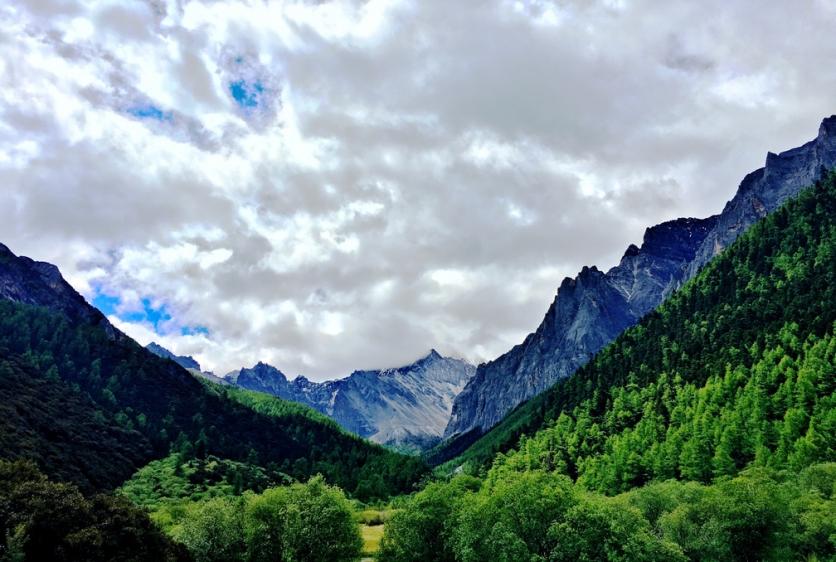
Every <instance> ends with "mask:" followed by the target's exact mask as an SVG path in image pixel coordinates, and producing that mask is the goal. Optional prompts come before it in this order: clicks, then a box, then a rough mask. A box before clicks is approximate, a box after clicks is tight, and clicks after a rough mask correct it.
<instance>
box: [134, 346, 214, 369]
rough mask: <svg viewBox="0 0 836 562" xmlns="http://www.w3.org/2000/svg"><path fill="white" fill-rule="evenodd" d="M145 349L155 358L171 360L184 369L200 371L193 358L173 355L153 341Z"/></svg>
mask: <svg viewBox="0 0 836 562" xmlns="http://www.w3.org/2000/svg"><path fill="white" fill-rule="evenodd" d="M145 349H147V350H148V351H150V352H151V353H153V354H154V355H156V356H157V357H162V358H163V359H171V360H172V361H174V362H175V363H177V364H178V365H180V366H181V367H183V368H184V369H190V370H196V371H200V363H198V362H197V361H195V359H194V357H192V356H191V355H174V354H173V353H172V352H171V351H169V350H167V349H166V348H164V347H163V346H161V345H160V344H158V343H157V342H155V341H152V342H151V343H149V344H148V345H146V346H145Z"/></svg>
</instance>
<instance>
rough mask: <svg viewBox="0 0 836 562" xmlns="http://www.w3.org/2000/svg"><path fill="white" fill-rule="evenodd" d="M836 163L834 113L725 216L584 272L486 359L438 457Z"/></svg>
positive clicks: (672, 231) (665, 233)
mask: <svg viewBox="0 0 836 562" xmlns="http://www.w3.org/2000/svg"><path fill="white" fill-rule="evenodd" d="M834 166H836V116H833V117H830V118H828V119H825V120H824V121H823V122H822V124H821V127H820V128H819V133H818V136H817V137H816V138H815V139H814V140H812V141H810V142H808V143H807V144H805V145H803V146H801V147H799V148H795V149H792V150H788V151H786V152H783V153H781V154H772V153H770V154H769V155H768V156H767V160H766V166H765V167H764V168H761V169H759V170H757V171H755V172H752V173H751V174H749V175H748V176H746V178H745V179H744V180H743V182H742V183H741V184H740V188H739V189H738V192H737V194H736V195H735V197H734V198H733V199H732V200H731V201H730V202H729V203H728V204H727V205H726V206H725V208H724V209H723V212H722V213H721V214H720V215H718V216H716V217H711V218H708V219H704V220H695V219H680V220H677V221H671V222H669V223H663V224H661V225H659V226H656V227H653V228H650V229H648V230H647V232H646V234H645V240H644V243H643V244H642V247H641V248H636V247H635V246H631V247H630V248H628V250H627V252H626V253H625V255H624V257H623V258H622V260H621V263H619V265H617V266H615V267H613V268H612V269H610V270H609V271H608V272H606V273H603V272H600V271H598V270H597V269H596V268H594V267H593V268H584V269H583V271H581V273H580V274H579V275H578V276H577V277H576V278H575V279H568V278H567V279H566V280H564V281H563V283H562V284H561V286H560V289H559V290H558V294H557V296H556V297H555V300H554V302H553V303H552V305H551V307H550V308H549V310H548V312H547V313H546V316H545V318H544V320H543V322H542V324H541V325H540V326H539V327H538V329H537V331H535V332H534V333H533V334H530V335H529V336H528V337H527V338H526V340H525V342H523V343H522V344H521V345H518V346H516V347H515V348H513V349H512V350H511V351H509V352H508V353H506V354H505V355H502V356H501V357H499V358H497V359H496V360H494V361H491V362H489V363H486V364H483V365H480V366H479V368H478V369H477V372H476V375H475V376H474V377H473V379H472V380H471V381H470V382H469V383H468V385H467V386H466V387H465V389H464V390H463V391H462V392H461V394H459V396H457V397H456V400H455V402H454V404H453V413H452V416H451V419H450V423H449V424H448V426H447V428H446V429H445V433H444V435H445V438H448V439H449V442H448V444H447V445H446V446H445V448H444V449H443V450H441V451H440V452H439V453H438V455H437V458H438V459H439V460H440V459H443V458H450V457H452V456H454V455H455V454H457V453H458V452H461V451H462V450H463V449H464V448H466V447H467V446H468V445H469V444H470V443H472V442H473V441H474V440H475V439H476V438H477V437H478V436H479V435H481V434H482V433H484V432H485V431H487V430H488V429H490V428H491V427H493V426H494V425H495V424H497V423H498V422H499V421H500V420H501V419H502V418H503V417H504V416H505V415H506V414H508V412H510V411H511V410H512V409H513V408H514V407H515V406H517V405H518V404H520V403H522V402H524V401H525V400H527V399H529V398H531V397H533V396H536V395H537V394H539V393H540V392H542V391H543V390H545V389H546V388H548V387H550V386H551V385H552V384H554V383H555V382H556V381H558V380H560V379H561V378H564V377H567V376H569V375H571V374H572V373H573V372H575V371H576V370H577V369H578V368H579V367H580V366H582V365H584V364H585V363H586V362H587V361H588V360H589V359H590V357H591V356H592V355H593V354H595V353H596V352H597V351H599V350H600V349H601V348H603V347H604V346H605V345H606V344H607V343H609V342H610V341H612V340H613V339H614V338H615V336H617V335H618V334H619V333H620V332H621V331H623V330H624V329H625V328H627V327H629V326H632V325H634V324H635V323H636V322H637V321H638V320H639V319H640V318H641V317H642V316H643V315H645V314H646V313H648V312H649V311H651V310H652V309H653V308H655V307H656V306H658V305H659V304H660V303H661V302H662V301H663V300H664V299H665V298H667V297H668V296H669V295H670V294H671V293H672V292H673V291H674V290H675V289H677V288H678V287H679V286H681V285H682V284H683V283H684V282H685V281H687V280H688V279H690V278H692V277H693V276H694V275H695V274H696V273H697V272H698V271H699V269H700V268H701V267H703V266H704V265H705V264H706V263H708V262H709V260H711V259H712V257H714V256H716V255H717V254H718V253H720V252H721V251H722V250H723V249H724V248H725V247H727V246H728V245H729V244H730V243H731V242H733V241H734V240H735V239H736V238H737V237H738V236H739V235H740V234H741V233H742V232H744V231H745V230H746V229H747V228H748V227H749V226H750V225H752V224H753V223H754V222H755V221H757V220H758V219H760V218H762V217H764V216H766V215H767V214H768V213H770V212H772V211H774V210H775V209H776V208H778V206H780V205H781V203H783V202H784V201H786V200H787V199H788V198H789V197H792V196H794V195H796V194H798V192H799V191H800V190H801V189H802V188H804V187H805V186H808V185H810V184H811V183H812V182H813V181H815V180H816V179H817V178H819V177H821V175H822V170H823V169H830V168H832V167H834Z"/></svg>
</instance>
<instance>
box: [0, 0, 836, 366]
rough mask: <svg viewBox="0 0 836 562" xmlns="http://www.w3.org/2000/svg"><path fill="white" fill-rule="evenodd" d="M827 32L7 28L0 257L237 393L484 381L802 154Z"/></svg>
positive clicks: (508, 11) (356, 3)
mask: <svg viewBox="0 0 836 562" xmlns="http://www.w3.org/2000/svg"><path fill="white" fill-rule="evenodd" d="M834 20H836V12H835V11H834V10H833V3H832V2H830V1H829V0H818V1H817V2H814V3H803V4H797V3H796V4H793V5H790V4H780V3H771V4H764V3H756V2H749V1H746V2H735V3H728V2H721V1H720V0H712V1H710V2H708V3H707V4H706V3H701V4H699V5H697V4H694V3H691V2H684V1H683V2H668V3H665V4H659V3H658V2H650V1H649V0H644V1H635V2H623V1H618V2H615V1H605V2H579V1H578V2H575V1H570V0H566V1H557V0H512V1H509V0H496V1H495V2H488V3H484V2H471V1H463V2H443V1H440V0H424V1H421V2H418V1H407V0H399V1H395V0H369V1H361V0H333V1H327V0H326V1H321V0H317V1H314V0H310V1H303V0H285V1H275V2H255V3H250V2H239V1H237V0H221V1H212V2H202V1H198V0H177V1H175V0H166V1H162V0H147V1H141V0H133V1H128V2H115V1H110V0H101V1H98V0H97V1H82V0H66V1H63V2H35V1H28V0H12V1H11V2H10V3H9V2H7V3H6V4H4V5H3V6H2V7H0V240H2V241H3V242H4V243H6V244H8V245H9V246H10V247H11V248H12V249H13V250H15V251H17V252H19V253H25V254H29V255H32V256H34V257H36V258H39V259H44V260H47V261H52V262H54V263H57V264H58V265H59V266H60V267H61V269H62V271H63V272H64V273H65V275H66V276H67V278H68V279H69V280H70V281H71V282H72V283H73V284H74V286H76V287H77V288H78V289H79V290H80V291H82V292H83V293H84V294H85V295H86V296H88V298H93V297H95V296H97V295H98V294H105V295H108V296H109V297H111V298H116V299H118V303H117V304H116V305H115V307H114V311H113V312H114V314H117V315H121V317H122V319H116V318H115V322H116V323H117V325H118V326H120V327H121V328H122V329H124V330H125V331H126V332H127V333H129V334H130V335H132V336H133V337H135V338H137V339H138V340H139V341H140V342H141V343H148V341H150V340H151V339H156V340H158V341H159V342H160V343H162V344H163V345H166V346H167V347H170V348H171V349H172V350H173V351H175V352H177V353H185V354H191V355H195V356H196V357H197V358H198V360H200V361H201V362H202V363H204V364H205V365H206V366H207V367H209V368H213V369H216V370H217V371H219V372H225V371H227V370H230V369H232V368H234V367H239V366H241V365H244V364H251V363H254V362H255V361H257V360H264V361H269V362H272V363H274V364H276V365H277V366H278V367H280V368H282V369H283V370H285V371H286V372H288V373H290V374H296V373H302V374H305V375H308V376H312V377H314V378H322V377H326V376H338V375H342V374H346V373H347V372H349V371H350V370H352V369H354V368H365V367H379V366H391V365H397V364H402V363H404V362H406V361H409V360H411V359H414V358H415V357H417V356H418V355H420V354H421V353H423V352H425V351H426V350H427V349H429V348H430V347H435V348H437V349H439V350H441V351H442V352H447V353H451V354H454V355H459V356H464V357H468V358H470V359H472V360H476V361H478V360H485V359H490V358H492V357H494V356H496V355H498V354H500V353H502V352H504V351H506V350H507V349H508V348H510V347H511V346H512V345H514V344H516V343H519V342H520V341H521V340H522V338H523V337H524V335H525V334H526V333H527V332H528V331H531V330H533V329H534V328H535V327H536V325H537V324H538V322H539V321H540V319H541V318H542V315H543V313H544V312H545V310H546V307H547V306H548V303H549V302H550V300H551V299H552V297H553V294H554V290H555V288H556V287H557V285H558V284H559V283H560V280H561V279H562V277H564V276H566V275H574V273H575V272H576V271H577V270H578V269H580V267H581V266H582V265H585V264H590V265H591V264H596V265H598V266H599V267H608V266H609V265H612V264H613V263H614V262H615V260H616V259H618V257H620V255H621V253H622V252H623V250H624V248H625V247H626V246H627V244H629V243H630V242H638V241H639V240H640V238H641V234H642V231H643V229H644V227H646V226H649V225H651V224H654V223H656V222H659V221H661V220H666V219H669V218H673V217H676V216H681V215H690V216H704V215H707V214H710V213H713V212H716V211H718V210H719V209H720V208H721V206H722V204H723V202H724V201H725V200H726V199H727V198H729V197H730V196H731V194H732V193H733V191H734V189H735V187H736V185H737V182H738V181H739V180H740V179H741V177H742V176H743V174H744V173H746V172H748V171H750V170H751V169H753V168H755V167H757V166H758V165H760V164H761V163H762V161H763V156H764V154H765V152H766V151H767V150H773V151H774V150H781V149H784V148H789V147H791V146H795V145H798V144H800V143H801V142H803V141H805V140H808V139H809V138H811V137H812V136H813V134H814V132H815V128H816V126H817V124H818V122H819V120H820V119H821V118H822V117H824V116H825V115H829V114H830V113H833V112H834V109H836V105H834V100H836V96H834V91H835V90H836V77H834V75H833V74H832V73H827V72H823V71H822V69H823V68H827V66H828V65H829V64H830V62H831V61H832V60H834V57H836V43H833V42H829V43H828V42H826V41H821V40H820V39H819V38H820V37H823V36H824V37H826V36H828V35H829V34H830V33H831V30H832V29H833V25H834V23H836V21H834ZM148 306H151V307H152V308H156V309H158V310H161V311H164V312H165V313H167V314H169V315H170V316H171V319H170V320H166V319H164V318H163V319H161V320H159V321H157V322H156V323H154V322H150V321H142V320H138V319H137V318H141V317H142V314H144V313H145V310H146V308H147V307H148ZM126 319H128V320H130V319H132V321H127V320H126ZM204 328H205V329H206V330H207V331H208V333H206V332H204V330H203V329H204Z"/></svg>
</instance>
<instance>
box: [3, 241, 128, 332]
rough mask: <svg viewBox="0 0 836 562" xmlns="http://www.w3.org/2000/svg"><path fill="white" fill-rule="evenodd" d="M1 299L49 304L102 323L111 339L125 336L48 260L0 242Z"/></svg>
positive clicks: (70, 315)
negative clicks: (26, 255) (32, 257)
mask: <svg viewBox="0 0 836 562" xmlns="http://www.w3.org/2000/svg"><path fill="white" fill-rule="evenodd" d="M0 299H4V300H9V301H13V302H18V303H21V304H29V305H36V306H42V307H45V308H49V309H51V310H54V311H56V312H61V313H63V314H64V315H66V316H67V317H68V318H70V319H71V320H73V321H81V322H88V323H90V324H98V325H101V326H102V327H103V328H104V330H105V332H106V333H107V334H108V336H109V337H111V338H112V339H121V338H126V337H127V336H125V335H124V334H122V332H120V331H119V330H117V329H116V328H114V327H113V325H112V324H111V323H110V322H108V320H107V318H106V317H105V316H104V314H102V313H101V312H99V310H97V309H96V308H93V307H92V306H90V305H89V304H87V301H85V300H84V297H82V296H81V295H80V294H79V293H78V292H76V290H75V289H73V288H72V286H71V285H70V284H69V283H67V282H66V281H65V280H64V278H63V277H62V276H61V272H60V271H58V268H57V267H55V266H54V265H52V264H51V263H46V262H39V261H34V260H32V259H30V258H27V257H25V256H16V255H15V254H14V253H12V251H11V250H9V248H8V247H6V246H5V245H3V244H0Z"/></svg>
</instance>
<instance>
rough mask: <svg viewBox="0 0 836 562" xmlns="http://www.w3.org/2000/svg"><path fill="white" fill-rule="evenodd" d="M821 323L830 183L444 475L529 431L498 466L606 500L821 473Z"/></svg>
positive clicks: (831, 296) (834, 253)
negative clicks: (664, 488)
mask: <svg viewBox="0 0 836 562" xmlns="http://www.w3.org/2000/svg"><path fill="white" fill-rule="evenodd" d="M834 321H836V179H834V176H833V175H831V176H829V177H828V178H827V179H826V180H824V181H822V182H820V183H819V184H817V185H816V186H815V187H814V188H811V189H810V190H808V191H806V192H805V193H803V194H802V195H801V196H800V197H799V198H798V199H797V200H793V201H791V202H789V203H787V204H786V205H785V206H784V207H782V208H781V209H779V210H778V211H777V212H776V213H775V214H774V215H772V216H770V217H768V218H766V219H764V220H763V221H762V222H761V223H759V224H757V225H755V226H754V227H753V228H752V229H751V230H750V231H749V232H748V233H747V234H745V235H744V236H743V237H741V239H739V240H738V242H736V243H735V244H734V245H733V246H732V247H731V248H729V249H728V250H727V251H726V252H725V253H724V254H723V255H722V256H720V257H719V258H717V259H716V260H715V261H714V262H712V263H711V264H709V265H708V266H707V267H706V268H705V269H704V270H703V271H702V272H701V273H700V275H699V276H698V277H697V278H696V279H694V280H693V281H692V282H690V283H689V284H687V285H686V286H685V287H684V288H683V289H682V290H680V291H679V292H678V293H677V294H676V295H674V296H673V297H672V298H671V299H670V300H669V301H668V302H666V303H665V304H664V305H663V306H661V307H660V308H659V309H657V310H656V311H654V312H653V313H651V314H649V315H648V316H647V317H646V318H645V319H644V320H643V321H642V322H641V323H640V324H639V325H638V326H636V327H635V328H633V329H630V330H628V331H627V332H625V333H624V334H623V335H622V336H621V337H619V338H618V339H617V340H616V341H615V342H614V343H613V344H612V345H610V346H609V347H607V348H605V349H604V350H603V351H602V352H601V353H600V354H599V355H598V356H597V357H596V358H595V359H594V360H593V361H591V362H590V363H589V364H588V365H587V366H586V367H584V368H583V369H581V370H580V371H579V372H578V373H577V374H576V375H575V376H573V377H572V378H571V379H568V380H566V381H564V382H562V383H559V384H558V385H556V386H555V387H553V388H552V389H551V390H550V391H548V392H547V393H545V394H544V395H542V396H540V397H538V398H537V399H535V400H532V401H531V402H530V403H528V404H526V405H524V406H523V407H521V408H520V409H518V410H517V411H516V412H514V413H513V414H512V415H511V416H509V418H508V419H507V420H506V421H505V422H503V423H502V424H500V425H499V426H498V427H497V428H495V429H494V431H492V432H490V433H488V434H487V435H486V436H485V437H484V438H483V439H482V440H480V441H479V442H477V443H476V445H475V446H474V447H473V448H472V449H471V450H470V451H468V452H467V453H465V454H464V455H463V456H462V457H461V459H459V461H458V462H459V463H460V462H463V461H464V462H469V463H471V464H472V465H481V466H484V465H485V464H486V463H487V462H489V461H490V460H491V459H492V458H493V455H494V453H495V452H497V451H507V450H508V449H509V448H510V447H511V446H514V444H515V442H516V440H517V438H518V436H519V435H521V434H529V435H530V434H532V433H534V432H535V431H536V430H538V429H543V431H542V432H541V433H539V434H538V435H537V436H536V437H533V438H530V439H525V438H524V439H523V440H522V441H521V442H520V444H519V451H517V452H515V453H512V454H511V455H510V457H508V458H504V457H501V458H500V459H499V461H498V463H500V464H503V463H507V464H509V465H513V466H530V467H535V466H543V467H545V468H560V469H561V470H562V471H565V472H566V473H567V474H569V475H571V476H573V477H579V478H580V479H581V480H582V481H584V482H585V483H586V484H587V485H590V486H592V487H593V488H596V489H600V490H602V491H607V492H618V491H621V490H624V489H627V488H629V487H631V486H636V485H640V484H641V483H643V482H646V481H648V480H650V479H654V478H667V477H682V478H686V479H695V480H701V481H708V480H710V479H711V478H712V477H715V476H720V475H728V474H734V473H735V472H736V471H738V470H739V469H741V468H742V467H743V466H745V465H747V464H748V463H750V462H754V463H755V464H757V465H762V466H772V467H785V466H790V467H793V468H799V467H802V466H805V465H807V464H810V463H812V462H816V461H818V460H833V459H834V447H836V443H834V441H836V409H834V398H833V391H834V388H835V387H834V385H836V377H834V376H833V373H834V372H836V369H834V365H835V364H836V359H835V357H836V343H834V338H833V329H834Z"/></svg>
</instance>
